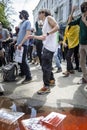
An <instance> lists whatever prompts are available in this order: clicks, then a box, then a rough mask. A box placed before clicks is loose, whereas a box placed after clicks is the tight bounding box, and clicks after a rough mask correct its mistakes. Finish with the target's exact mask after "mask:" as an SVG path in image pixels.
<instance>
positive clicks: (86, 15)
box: [69, 2, 87, 84]
mask: <svg viewBox="0 0 87 130" xmlns="http://www.w3.org/2000/svg"><path fill="white" fill-rule="evenodd" d="M81 12H82V16H81V17H80V18H78V19H77V20H74V21H72V22H70V23H69V25H70V26H74V25H79V27H80V33H79V42H80V50H79V53H80V65H81V69H82V73H83V77H82V79H81V80H80V82H79V84H80V83H81V84H84V83H87V69H86V56H87V2H83V3H82V4H81Z"/></svg>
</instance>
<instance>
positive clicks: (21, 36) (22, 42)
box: [16, 10, 32, 83]
mask: <svg viewBox="0 0 87 130" xmlns="http://www.w3.org/2000/svg"><path fill="white" fill-rule="evenodd" d="M28 17H29V14H28V12H27V11H26V10H22V11H21V12H20V15H19V18H20V19H21V20H22V22H21V24H20V27H19V33H18V38H17V44H16V46H18V49H21V47H23V48H24V50H23V57H22V63H21V64H20V69H21V74H22V75H25V79H24V81H23V82H22V83H29V82H30V81H31V80H32V77H31V72H30V68H29V65H28V63H27V52H28V45H29V40H26V37H27V36H28V35H30V34H31V23H30V21H29V20H28Z"/></svg>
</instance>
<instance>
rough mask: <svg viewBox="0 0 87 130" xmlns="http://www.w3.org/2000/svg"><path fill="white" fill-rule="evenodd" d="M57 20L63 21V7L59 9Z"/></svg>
mask: <svg viewBox="0 0 87 130" xmlns="http://www.w3.org/2000/svg"><path fill="white" fill-rule="evenodd" d="M59 20H63V5H61V6H60V8H59Z"/></svg>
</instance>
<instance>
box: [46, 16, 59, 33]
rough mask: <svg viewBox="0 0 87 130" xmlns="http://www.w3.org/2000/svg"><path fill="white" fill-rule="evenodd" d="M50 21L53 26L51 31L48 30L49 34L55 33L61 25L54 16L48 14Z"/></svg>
mask: <svg viewBox="0 0 87 130" xmlns="http://www.w3.org/2000/svg"><path fill="white" fill-rule="evenodd" d="M48 23H49V24H50V26H51V27H52V29H51V31H50V32H48V33H49V34H52V33H55V32H57V31H58V30H59V26H58V24H57V22H56V21H55V19H54V18H53V17H52V16H48Z"/></svg>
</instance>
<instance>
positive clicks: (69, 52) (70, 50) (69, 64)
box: [66, 48, 74, 71]
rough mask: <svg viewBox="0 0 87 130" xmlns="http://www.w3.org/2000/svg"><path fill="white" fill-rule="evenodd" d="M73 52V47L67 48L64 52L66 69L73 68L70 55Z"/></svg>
mask: <svg viewBox="0 0 87 130" xmlns="http://www.w3.org/2000/svg"><path fill="white" fill-rule="evenodd" d="M73 53H74V48H71V49H68V51H67V54H66V61H67V70H68V71H70V70H73V65H72V61H71V57H72V55H73Z"/></svg>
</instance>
